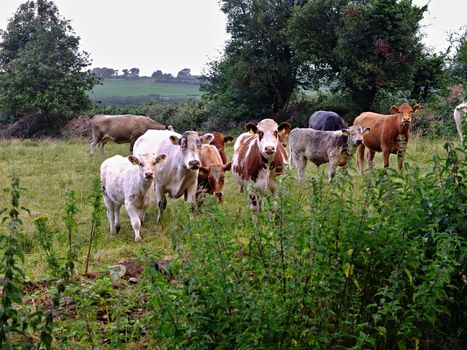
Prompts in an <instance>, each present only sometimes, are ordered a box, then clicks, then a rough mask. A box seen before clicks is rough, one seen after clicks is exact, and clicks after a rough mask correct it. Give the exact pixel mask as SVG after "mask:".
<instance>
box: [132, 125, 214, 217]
mask: <svg viewBox="0 0 467 350" xmlns="http://www.w3.org/2000/svg"><path fill="white" fill-rule="evenodd" d="M213 138H214V136H213V135H212V134H204V135H203V136H199V135H198V133H197V132H196V131H186V132H184V133H183V135H180V134H178V133H176V132H174V131H168V130H148V131H146V132H145V133H144V135H142V136H141V137H139V138H138V140H136V142H135V147H134V150H133V154H143V153H155V154H161V153H163V154H165V155H166V156H167V158H166V160H165V161H164V163H162V165H161V166H160V168H159V169H158V172H157V173H156V175H155V189H156V201H157V205H158V206H159V215H158V217H157V221H158V222H160V218H161V216H162V213H163V211H164V209H165V208H166V206H167V199H166V197H165V194H166V193H168V194H169V196H170V197H172V198H179V197H182V196H183V198H184V199H185V201H188V202H189V203H192V204H193V206H195V205H196V190H197V188H198V173H199V168H200V166H201V161H200V153H201V145H202V144H209V143H210V142H211V141H212V139H213Z"/></svg>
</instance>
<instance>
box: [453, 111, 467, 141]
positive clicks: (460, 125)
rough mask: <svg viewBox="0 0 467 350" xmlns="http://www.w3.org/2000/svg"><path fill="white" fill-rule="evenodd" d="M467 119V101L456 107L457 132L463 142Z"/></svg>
mask: <svg viewBox="0 0 467 350" xmlns="http://www.w3.org/2000/svg"><path fill="white" fill-rule="evenodd" d="M466 119H467V102H463V103H461V104H460V105H458V106H457V107H456V108H454V121H455V122H456V128H457V133H458V134H459V137H460V139H461V143H463V142H464V123H465V121H466Z"/></svg>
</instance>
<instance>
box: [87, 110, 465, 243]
mask: <svg viewBox="0 0 467 350" xmlns="http://www.w3.org/2000/svg"><path fill="white" fill-rule="evenodd" d="M419 108H420V107H419V105H415V106H414V107H412V106H410V105H409V104H408V103H403V104H401V105H400V106H392V107H391V110H392V111H393V114H390V115H383V114H377V113H373V112H365V113H362V114H360V115H359V116H358V117H357V118H356V119H355V121H354V123H353V125H352V126H350V127H349V126H347V125H346V123H345V122H344V120H343V119H342V118H341V117H340V116H339V115H338V114H336V113H334V112H329V111H318V112H315V113H314V114H313V115H312V116H311V117H310V119H309V128H295V129H293V130H291V125H290V124H289V123H287V122H284V123H282V124H280V125H278V124H277V123H276V122H275V121H274V120H272V119H269V118H267V119H263V120H261V121H260V122H259V123H257V124H255V123H248V124H246V125H245V129H246V132H244V133H243V134H241V135H239V136H238V137H237V139H236V140H235V144H234V150H233V157H232V161H231V162H228V161H227V157H226V154H225V150H224V144H225V143H226V142H230V141H233V138H232V137H231V136H225V135H224V134H222V133H221V132H213V133H199V132H196V131H186V132H184V133H183V134H179V133H177V132H175V131H174V130H173V128H172V127H171V126H170V125H169V126H165V125H163V124H160V123H158V122H155V121H153V120H152V119H150V118H148V117H143V116H130V115H116V116H107V115H98V116H95V117H94V118H93V119H92V121H91V126H92V135H93V139H92V141H91V145H90V151H91V154H93V152H94V146H95V145H99V149H100V151H101V152H102V153H104V145H105V143H106V142H107V141H108V140H113V141H115V142H130V149H131V152H132V154H131V155H130V156H128V157H122V156H120V155H116V156H113V157H111V158H108V159H106V160H105V161H104V162H103V163H102V165H101V168H100V178H101V183H102V188H103V191H104V201H105V204H106V207H107V216H108V219H109V223H110V231H111V232H112V233H117V232H118V231H119V229H120V208H121V206H122V205H125V207H126V209H127V212H128V215H129V217H130V221H131V225H132V227H133V230H134V232H135V241H137V242H138V241H140V240H141V223H142V221H143V218H144V214H145V212H146V211H147V209H148V208H149V207H150V206H151V205H152V204H153V203H157V206H158V207H159V214H158V217H157V221H158V222H159V221H160V219H161V215H162V214H163V211H164V209H165V208H166V206H167V199H166V195H167V194H168V195H169V196H170V197H172V198H180V197H183V198H184V200H185V201H188V202H190V203H192V204H193V205H200V204H201V203H202V201H203V198H204V197H205V196H206V195H208V194H211V195H215V196H216V197H217V199H218V201H219V202H221V201H222V198H223V187H224V177H225V172H226V171H229V170H230V171H232V174H233V179H234V180H235V182H236V183H237V184H238V185H239V186H240V190H241V191H243V190H244V189H245V188H246V187H247V188H248V191H249V193H248V198H249V205H250V208H251V209H253V210H255V211H259V210H260V209H261V197H262V195H264V194H265V193H266V192H267V191H268V190H269V191H271V192H272V193H274V191H275V187H276V179H277V178H278V177H279V176H280V175H281V174H283V173H284V171H285V168H286V167H287V166H289V162H290V165H292V166H294V167H295V168H296V169H297V171H298V176H299V178H300V180H303V179H304V171H305V167H306V165H307V162H308V161H311V162H313V163H315V164H316V165H317V166H319V165H321V164H324V163H329V172H328V181H329V182H331V181H332V179H333V177H334V175H335V173H336V168H337V166H340V167H344V168H345V167H346V166H347V164H348V162H349V160H350V159H351V158H352V157H353V154H354V153H355V152H356V153H357V164H358V169H359V171H360V172H361V173H363V167H364V164H363V163H364V153H365V148H368V162H369V167H370V169H371V168H372V166H373V159H374V156H375V153H376V152H382V154H383V161H384V167H387V166H389V155H390V154H391V153H393V154H397V158H398V166H399V169H402V166H403V160H404V155H405V150H406V146H407V142H408V140H409V137H410V127H411V125H412V115H413V113H415V112H417V111H418V110H419ZM459 111H460V113H464V114H465V112H466V111H467V104H465V103H464V104H463V105H460V106H458V107H457V108H456V111H455V116H456V115H457V114H458V113H459ZM456 113H457V114H456ZM456 118H457V117H456ZM456 120H457V119H456ZM461 129H462V128H458V130H461ZM460 135H461V138H462V133H461V132H460ZM287 142H288V143H289V145H288V146H289V152H288V151H287ZM289 154H290V155H289Z"/></svg>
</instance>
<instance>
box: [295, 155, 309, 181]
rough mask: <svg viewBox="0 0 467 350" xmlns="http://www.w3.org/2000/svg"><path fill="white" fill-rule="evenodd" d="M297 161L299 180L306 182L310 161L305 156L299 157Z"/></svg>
mask: <svg viewBox="0 0 467 350" xmlns="http://www.w3.org/2000/svg"><path fill="white" fill-rule="evenodd" d="M295 160H296V164H297V172H298V178H299V179H300V181H303V180H305V168H306V164H307V161H308V160H307V159H306V157H305V156H302V157H297V158H296V159H295Z"/></svg>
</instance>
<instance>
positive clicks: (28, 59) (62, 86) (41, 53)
mask: <svg viewBox="0 0 467 350" xmlns="http://www.w3.org/2000/svg"><path fill="white" fill-rule="evenodd" d="M88 65H89V59H88V54H87V53H86V52H80V51H79V37H78V36H76V35H75V34H74V33H73V31H72V28H71V25H70V21H68V20H65V19H63V18H60V16H59V13H58V10H57V7H56V6H55V4H54V3H53V2H51V1H48V0H37V1H27V2H25V3H24V4H22V5H21V6H20V7H19V9H18V10H17V12H16V13H15V15H14V16H13V18H12V19H11V21H10V22H9V24H8V27H7V30H6V31H5V32H3V33H2V39H1V41H0V71H3V73H2V74H1V75H0V109H1V111H2V112H3V114H4V120H2V122H3V123H5V122H11V121H15V120H16V119H17V118H18V117H20V116H22V115H24V114H33V113H34V114H41V115H43V116H44V118H48V120H49V123H48V124H49V128H50V126H51V125H55V124H57V125H58V126H59V125H61V124H63V123H64V122H65V121H66V118H67V117H68V118H69V117H70V116H69V114H70V112H79V111H82V110H84V109H86V108H88V107H89V106H90V100H89V97H88V95H87V94H86V91H88V90H90V89H92V87H93V86H94V85H95V84H96V83H97V82H98V79H97V78H96V77H94V76H93V75H92V74H91V73H90V72H89V71H84V69H85V68H86V67H87V66H88ZM63 119H65V120H63Z"/></svg>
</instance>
